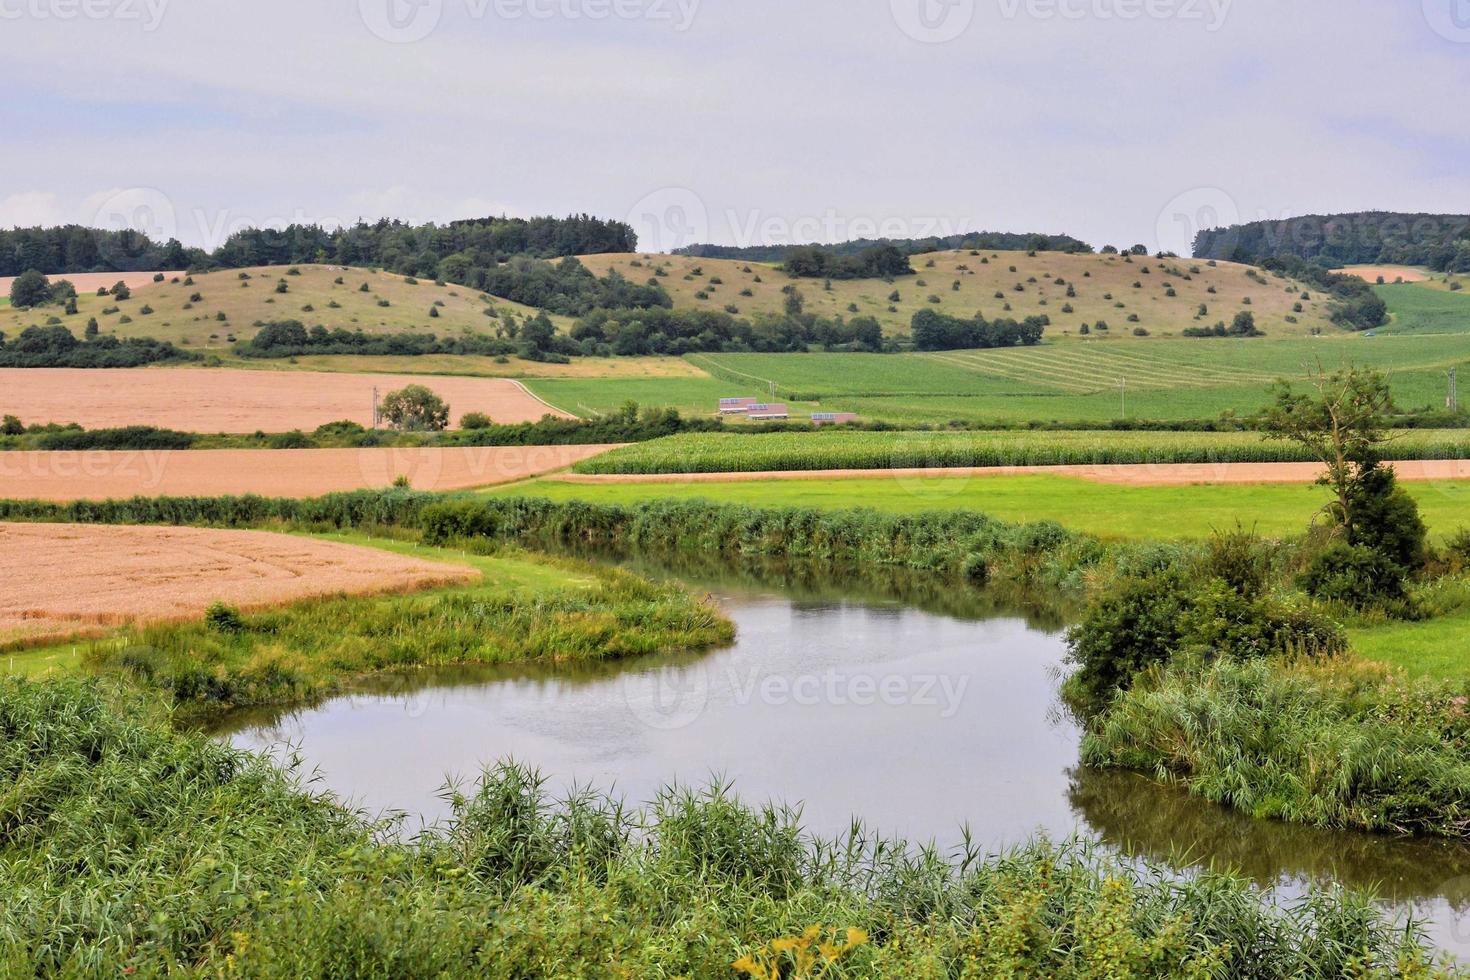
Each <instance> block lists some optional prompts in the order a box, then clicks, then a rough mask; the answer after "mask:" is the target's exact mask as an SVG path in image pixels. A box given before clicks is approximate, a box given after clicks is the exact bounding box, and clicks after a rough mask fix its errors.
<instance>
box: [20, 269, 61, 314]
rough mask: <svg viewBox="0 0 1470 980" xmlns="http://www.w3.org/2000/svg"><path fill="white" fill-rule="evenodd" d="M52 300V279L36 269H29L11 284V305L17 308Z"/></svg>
mask: <svg viewBox="0 0 1470 980" xmlns="http://www.w3.org/2000/svg"><path fill="white" fill-rule="evenodd" d="M49 302H51V281H50V280H49V279H47V278H46V277H45V276H43V275H41V273H39V272H37V271H36V270H35V269H28V270H27V271H25V272H22V273H21V274H20V275H18V276H16V277H15V281H14V282H12V283H11V284H10V305H11V306H13V307H15V308H16V309H17V310H28V309H30V308H31V307H33V306H40V305H41V304H43V303H49Z"/></svg>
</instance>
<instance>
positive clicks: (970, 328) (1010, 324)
mask: <svg viewBox="0 0 1470 980" xmlns="http://www.w3.org/2000/svg"><path fill="white" fill-rule="evenodd" d="M1050 323H1051V320H1050V319H1049V318H1048V317H1046V316H1028V317H1027V318H1026V319H1024V320H1019V321H1018V320H1013V319H1008V318H1005V319H1000V320H986V319H985V317H984V316H982V315H981V314H979V313H977V314H975V316H974V318H973V319H968V320H967V319H963V318H961V317H955V316H947V315H945V314H943V313H939V312H937V311H935V310H929V309H924V310H920V311H919V312H917V313H915V314H914V318H913V321H912V324H911V330H912V339H913V344H914V349H915V350H974V349H977V348H990V347H1031V346H1034V345H1036V344H1039V343H1041V337H1042V334H1044V333H1045V332H1046V328H1047V326H1048V325H1049V324H1050Z"/></svg>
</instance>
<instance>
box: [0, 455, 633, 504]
mask: <svg viewBox="0 0 1470 980" xmlns="http://www.w3.org/2000/svg"><path fill="white" fill-rule="evenodd" d="M613 448H616V447H614V446H505V447H486V448H469V447H456V448H450V449H439V448H428V449H220V450H154V451H122V452H101V451H98V452H67V453H47V452H0V498H10V499H27V500H54V501H68V500H106V499H109V498H127V497H136V496H144V497H159V496H170V497H178V496H217V495H222V494H248V493H253V494H259V495H261V496H265V497H316V496H320V495H322V494H326V493H333V492H336V491H341V490H364V489H374V488H379V489H381V488H384V487H387V486H389V485H390V484H392V483H393V481H394V480H395V479H396V478H398V477H400V476H405V477H408V479H409V482H410V484H411V485H412V486H413V487H414V489H416V490H465V489H469V488H472V487H484V486H491V485H493V484H497V483H509V482H511V481H514V480H522V479H525V478H526V477H529V476H538V475H540V474H543V473H550V472H552V471H554V470H559V469H564V468H565V467H568V466H571V465H572V464H573V463H577V462H580V461H581V460H584V459H587V458H588V457H589V456H595V455H597V454H598V453H601V452H606V451H607V450H609V449H613Z"/></svg>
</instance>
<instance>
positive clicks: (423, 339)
mask: <svg viewBox="0 0 1470 980" xmlns="http://www.w3.org/2000/svg"><path fill="white" fill-rule="evenodd" d="M517 352H518V348H517V346H516V344H515V343H513V342H511V341H509V340H506V339H504V338H502V337H492V336H489V335H488V334H465V335H463V336H460V337H443V338H440V337H438V336H436V335H435V334H431V333H429V334H424V333H389V334H370V333H364V332H363V331H362V330H361V329H358V330H346V329H343V328H342V327H335V328H333V329H331V330H328V329H327V328H326V327H324V326H321V325H320V324H318V325H317V326H314V327H310V328H308V327H307V326H306V325H305V324H303V323H302V322H301V321H300V320H281V321H276V322H272V323H266V324H263V325H262V326H261V328H260V330H259V331H258V332H257V333H256V335H255V336H254V337H252V338H251V339H250V340H247V341H243V342H241V343H238V344H236V345H235V353H237V354H239V355H240V356H241V357H252V358H284V357H301V356H305V355H308V354H356V355H360V356H366V355H372V356H382V357H420V356H423V355H426V354H476V355H481V356H489V357H501V356H507V355H510V354H515V353H517Z"/></svg>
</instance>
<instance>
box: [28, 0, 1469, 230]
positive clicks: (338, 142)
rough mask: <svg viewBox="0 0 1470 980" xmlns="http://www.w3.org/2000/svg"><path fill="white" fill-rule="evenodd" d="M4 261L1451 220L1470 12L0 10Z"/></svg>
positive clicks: (1390, 4)
mask: <svg viewBox="0 0 1470 980" xmlns="http://www.w3.org/2000/svg"><path fill="white" fill-rule="evenodd" d="M0 37H3V38H4V39H5V41H6V42H7V43H6V44H5V45H4V50H5V57H4V59H0V85H3V86H4V92H5V93H6V94H5V98H4V100H3V102H0V227H9V226H12V225H33V224H38V223H39V224H60V223H66V222H73V221H74V222H80V223H83V224H88V225H94V226H98V227H114V228H115V227H136V228H138V229H140V230H144V231H148V232H149V233H151V234H154V235H156V236H159V237H165V238H166V237H170V236H177V237H178V238H180V239H181V240H183V241H184V242H185V243H186V244H190V245H199V246H203V247H206V248H214V247H217V246H218V245H220V244H221V243H222V242H223V241H224V239H225V237H226V236H228V234H229V233H230V232H231V231H232V230H235V229H237V228H240V227H244V226H250V225H271V226H279V225H281V224H283V223H286V222H291V221H307V222H317V223H321V224H326V225H335V224H342V223H349V222H352V221H356V220H358V219H367V220H372V219H376V218H379V217H397V218H403V219H405V220H411V221H415V222H419V221H449V220H453V219H457V218H466V217H475V216H485V215H488V214H510V215H519V216H531V215H536V214H558V215H560V214H568V213H573V212H588V213H592V214H595V215H598V216H602V217H608V218H619V219H624V220H628V221H630V222H631V223H632V224H633V225H634V227H635V228H636V229H637V230H638V231H639V235H640V244H641V247H642V248H643V249H645V250H649V251H653V250H665V249H669V248H673V247H679V246H683V245H688V244H692V243H694V242H698V241H713V242H716V243H719V244H726V245H753V244H787V243H791V242H807V241H839V240H844V239H848V238H858V237H877V236H886V237H924V236H927V235H931V234H957V233H962V232H968V231H979V230H991V231H1016V232H1048V233H1067V234H1071V235H1075V236H1077V237H1079V238H1082V239H1084V240H1086V241H1088V242H1091V243H1092V244H1094V245H1097V246H1102V245H1105V244H1114V245H1119V246H1126V245H1131V244H1133V243H1135V242H1137V243H1142V244H1145V245H1147V246H1148V247H1149V248H1150V249H1159V248H1163V249H1169V250H1173V251H1178V252H1181V253H1187V252H1188V250H1189V245H1190V242H1191V240H1192V238H1193V236H1194V233H1195V232H1196V231H1198V230H1199V229H1200V228H1201V227H1209V226H1214V225H1218V224H1229V223H1234V222H1236V221H1251V220H1259V219H1262V218H1282V217H1290V216H1293V215H1300V214H1309V213H1325V212H1336V211H1350V210H1365V209H1387V210H1403V211H1430V212H1452V213H1466V212H1470V127H1467V126H1466V125H1465V119H1466V110H1465V105H1466V103H1465V96H1466V93H1467V92H1470V0H1274V2H1272V0H248V2H247V0H0Z"/></svg>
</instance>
